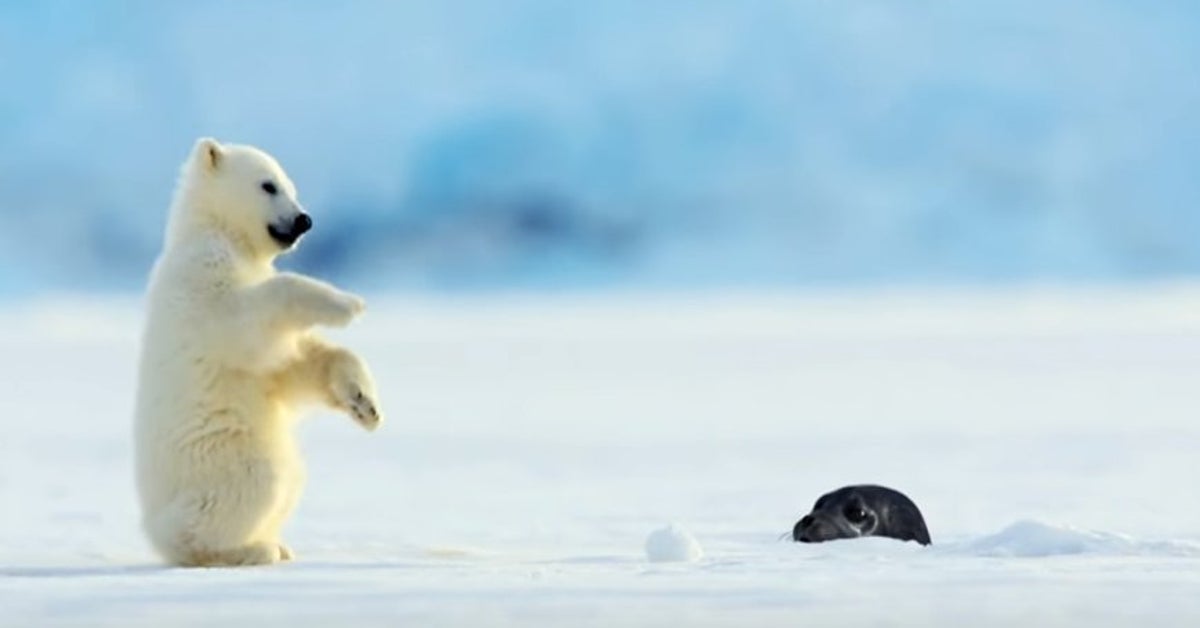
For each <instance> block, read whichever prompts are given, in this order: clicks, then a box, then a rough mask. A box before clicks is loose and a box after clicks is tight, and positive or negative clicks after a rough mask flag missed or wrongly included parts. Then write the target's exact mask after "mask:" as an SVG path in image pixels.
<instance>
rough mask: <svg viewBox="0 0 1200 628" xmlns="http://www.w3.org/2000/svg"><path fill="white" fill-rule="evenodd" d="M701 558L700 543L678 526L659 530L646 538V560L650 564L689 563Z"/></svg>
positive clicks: (674, 525) (672, 525)
mask: <svg viewBox="0 0 1200 628" xmlns="http://www.w3.org/2000/svg"><path fill="white" fill-rule="evenodd" d="M702 556H704V550H702V549H701V548H700V542H699V541H697V540H696V537H694V536H692V533H691V532H688V531H687V530H685V529H684V528H683V526H680V525H679V524H676V523H672V524H670V525H668V526H667V527H665V528H659V529H658V530H655V531H653V532H651V533H650V536H648V537H646V560H649V561H650V562H652V563H682V562H688V563H690V562H695V561H697V560H700V558H701V557H702Z"/></svg>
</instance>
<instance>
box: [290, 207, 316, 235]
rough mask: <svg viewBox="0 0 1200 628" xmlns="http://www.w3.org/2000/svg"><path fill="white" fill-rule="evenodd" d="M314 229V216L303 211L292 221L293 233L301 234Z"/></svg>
mask: <svg viewBox="0 0 1200 628" xmlns="http://www.w3.org/2000/svg"><path fill="white" fill-rule="evenodd" d="M309 229H312V218H309V217H308V214H305V213H303V212H301V213H300V215H299V216H296V220H295V221H294V222H292V235H295V236H300V235H303V234H304V233H305V232H307V231H308V230H309Z"/></svg>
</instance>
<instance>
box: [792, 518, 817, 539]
mask: <svg viewBox="0 0 1200 628" xmlns="http://www.w3.org/2000/svg"><path fill="white" fill-rule="evenodd" d="M812 522H813V518H812V515H804V516H803V517H801V518H800V520H799V521H797V522H796V527H794V528H792V540H793V541H800V542H803V543H807V542H808V540H809V539H808V537H807V536H806V533H807V532H808V527H809V526H811V525H812Z"/></svg>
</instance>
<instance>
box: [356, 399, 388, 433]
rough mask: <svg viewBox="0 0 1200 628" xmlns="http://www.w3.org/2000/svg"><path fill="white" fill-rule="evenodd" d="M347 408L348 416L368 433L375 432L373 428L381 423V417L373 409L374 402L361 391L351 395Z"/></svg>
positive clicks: (376, 410)
mask: <svg viewBox="0 0 1200 628" xmlns="http://www.w3.org/2000/svg"><path fill="white" fill-rule="evenodd" d="M348 406H349V407H348V409H349V411H350V416H352V417H354V420H355V421H358V424H359V425H361V426H363V428H364V429H366V430H367V431H368V432H373V431H375V428H377V427H379V424H380V423H382V422H383V416H382V415H381V414H379V409H378V408H376V407H375V400H373V399H372V398H371V397H369V396H367V394H366V393H364V392H363V391H361V390H359V391H357V392H355V393H354V394H353V395H351V397H350V401H349V404H348Z"/></svg>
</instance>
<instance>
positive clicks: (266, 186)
mask: <svg viewBox="0 0 1200 628" xmlns="http://www.w3.org/2000/svg"><path fill="white" fill-rule="evenodd" d="M262 189H263V192H266V193H267V194H270V195H271V196H275V193H276V192H278V191H279V188H277V187H275V184H274V183H273V182H271V181H263V184H262Z"/></svg>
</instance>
